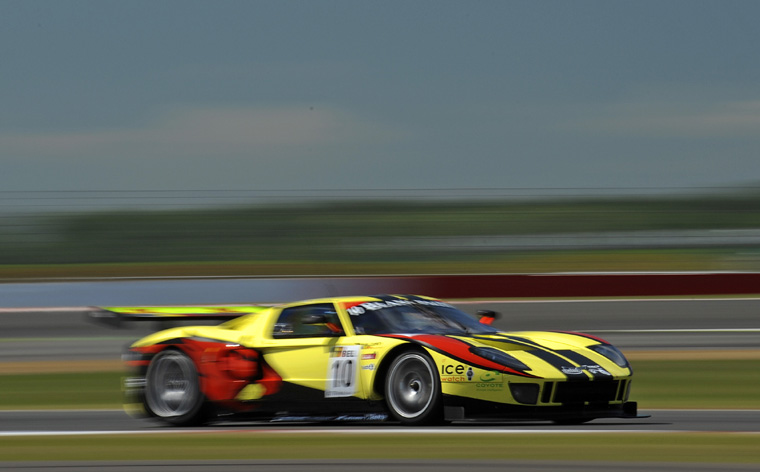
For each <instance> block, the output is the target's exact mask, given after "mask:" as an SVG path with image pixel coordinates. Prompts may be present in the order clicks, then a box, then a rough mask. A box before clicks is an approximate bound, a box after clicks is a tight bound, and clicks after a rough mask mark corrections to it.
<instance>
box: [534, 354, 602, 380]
mask: <svg viewBox="0 0 760 472" xmlns="http://www.w3.org/2000/svg"><path fill="white" fill-rule="evenodd" d="M526 352H527V353H529V354H533V355H534V356H536V357H538V358H539V359H541V360H542V361H545V362H547V363H549V364H551V365H552V366H553V367H554V368H556V369H557V370H559V371H560V372H562V373H563V374H565V376H567V380H569V381H573V382H587V381H589V380H590V379H589V378H588V375H586V374H585V373H584V372H583V369H581V368H580V367H578V366H575V365H573V364H572V362H570V361H568V360H567V359H565V358H563V357H560V356H558V355H557V354H554V353H553V352H549V351H544V350H543V349H535V350H532V351H526Z"/></svg>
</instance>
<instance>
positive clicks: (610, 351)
mask: <svg viewBox="0 0 760 472" xmlns="http://www.w3.org/2000/svg"><path fill="white" fill-rule="evenodd" d="M589 349H591V350H592V351H594V352H596V353H597V354H601V355H603V356H604V357H606V358H607V359H609V360H611V361H612V362H614V363H615V364H617V365H618V367H630V365H629V364H628V359H626V358H625V356H624V355H623V353H622V352H620V350H619V349H618V348H616V347H615V346H613V345H611V344H596V345H594V346H589Z"/></svg>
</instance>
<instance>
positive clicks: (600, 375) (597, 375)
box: [557, 350, 612, 380]
mask: <svg viewBox="0 0 760 472" xmlns="http://www.w3.org/2000/svg"><path fill="white" fill-rule="evenodd" d="M557 354H560V355H562V356H565V357H567V358H568V359H570V360H571V361H573V362H576V363H577V364H578V365H580V366H585V367H586V370H587V371H588V372H589V373H590V374H591V375H593V376H594V380H609V379H611V378H612V374H610V373H609V372H607V371H606V370H604V369H603V368H602V367H601V366H599V363H598V362H594V361H592V360H591V359H589V358H588V357H586V356H584V355H583V354H581V353H579V352H576V351H570V350H562V351H557ZM589 367H591V368H589Z"/></svg>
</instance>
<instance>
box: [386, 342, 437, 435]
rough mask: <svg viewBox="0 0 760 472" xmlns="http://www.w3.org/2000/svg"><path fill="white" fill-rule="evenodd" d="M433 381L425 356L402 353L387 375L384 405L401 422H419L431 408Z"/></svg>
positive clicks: (428, 361)
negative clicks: (385, 401) (386, 405)
mask: <svg viewBox="0 0 760 472" xmlns="http://www.w3.org/2000/svg"><path fill="white" fill-rule="evenodd" d="M435 381H436V373H435V371H434V369H433V366H432V361H430V360H429V358H428V357H427V356H424V355H423V354H419V353H416V352H408V353H406V354H402V355H401V356H399V357H398V358H397V359H396V360H394V361H393V364H392V365H391V367H390V371H389V372H388V378H387V384H386V397H387V400H388V406H389V407H390V408H391V410H392V412H393V413H394V414H395V415H396V416H397V417H398V418H399V419H400V420H401V421H404V420H415V419H422V418H423V417H425V416H427V415H428V414H429V413H430V410H431V408H434V407H435V403H436V396H437V391H438V389H437V386H436V385H435V383H434V382H435ZM410 422H413V421H410Z"/></svg>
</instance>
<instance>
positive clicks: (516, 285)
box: [409, 273, 760, 298]
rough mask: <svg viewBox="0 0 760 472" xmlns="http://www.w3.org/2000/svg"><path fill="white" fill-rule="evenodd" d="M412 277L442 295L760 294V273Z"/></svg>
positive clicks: (427, 291)
mask: <svg viewBox="0 0 760 472" xmlns="http://www.w3.org/2000/svg"><path fill="white" fill-rule="evenodd" d="M409 282H410V284H412V285H413V286H419V287H420V288H422V290H423V293H425V294H428V295H431V296H435V297H438V298H492V297H500V298H501V297H505V298H510V297H562V298H567V297H639V296H689V295H693V296H697V295H738V294H755V293H757V294H760V273H624V274H617V273H612V274H597V273H581V274H525V275H511V274H510V275H507V274H505V275H448V276H422V277H418V278H417V280H414V281H411V280H410V281H409ZM412 282H413V283H412Z"/></svg>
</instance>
